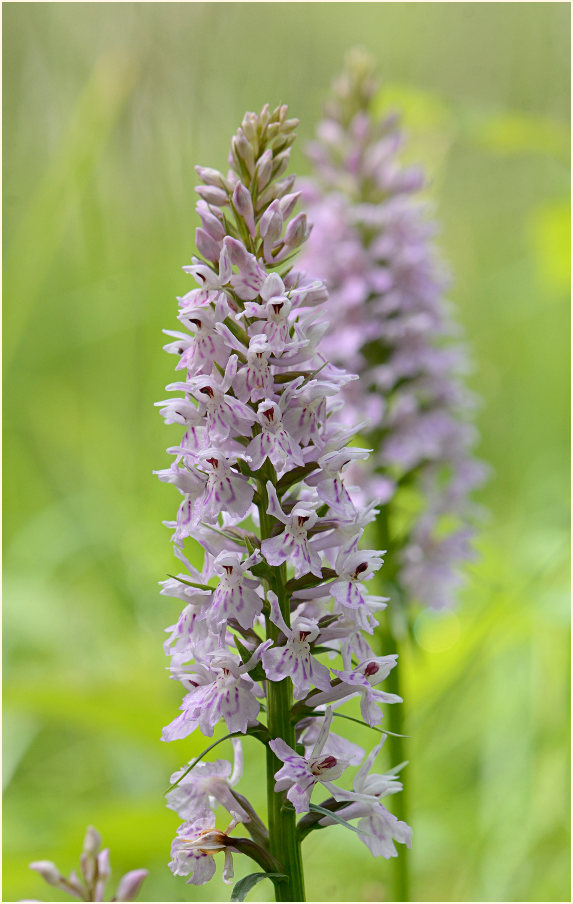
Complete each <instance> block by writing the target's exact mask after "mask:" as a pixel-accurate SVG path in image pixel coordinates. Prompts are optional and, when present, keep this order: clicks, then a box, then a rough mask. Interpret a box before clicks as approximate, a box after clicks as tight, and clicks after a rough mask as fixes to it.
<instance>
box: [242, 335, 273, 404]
mask: <svg viewBox="0 0 573 904" xmlns="http://www.w3.org/2000/svg"><path fill="white" fill-rule="evenodd" d="M271 352H272V349H271V347H270V345H269V340H268V339H267V337H266V335H264V334H262V333H257V334H256V335H255V336H252V337H251V339H250V341H249V348H248V351H247V366H246V367H244V368H242V369H241V370H239V371H238V373H237V376H236V377H235V380H234V381H233V389H234V390H235V393H236V395H237V397H238V398H239V399H240V400H241V401H242V402H246V401H247V399H250V401H251V402H258V401H260V400H262V399H268V398H270V397H271V396H272V395H273V394H274V380H273V375H272V373H271V369H270V366H269V356H270V354H271Z"/></svg>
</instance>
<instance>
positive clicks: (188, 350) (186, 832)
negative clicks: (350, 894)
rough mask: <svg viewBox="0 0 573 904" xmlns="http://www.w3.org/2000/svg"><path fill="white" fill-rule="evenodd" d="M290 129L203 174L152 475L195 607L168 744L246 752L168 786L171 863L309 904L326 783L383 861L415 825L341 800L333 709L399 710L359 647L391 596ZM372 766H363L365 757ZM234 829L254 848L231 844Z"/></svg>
mask: <svg viewBox="0 0 573 904" xmlns="http://www.w3.org/2000/svg"><path fill="white" fill-rule="evenodd" d="M296 125H297V120H295V119H289V118H288V117H287V108H286V107H285V106H281V107H277V109H275V110H274V111H271V110H270V109H269V107H268V106H265V107H263V109H262V110H261V112H260V113H259V114H258V115H256V114H254V113H247V114H246V115H245V118H244V119H243V122H242V124H241V126H240V128H239V129H238V131H237V133H236V135H235V136H234V138H233V140H232V144H231V153H230V156H229V164H230V167H231V168H230V169H229V171H228V172H227V173H226V174H223V173H220V172H217V171H215V170H213V169H211V168H206V167H198V168H197V172H198V174H199V176H200V177H201V179H202V182H203V184H202V185H201V186H199V188H198V189H197V190H198V193H199V195H200V201H199V203H198V205H197V211H198V213H199V217H200V219H201V226H200V227H199V228H198V230H197V236H196V240H197V248H198V249H199V253H200V254H201V255H202V257H194V258H193V260H192V264H191V265H190V266H185V267H184V270H185V271H186V272H187V273H189V274H190V275H191V276H192V277H193V278H194V279H195V281H196V283H197V284H198V286H197V288H194V289H191V290H190V291H189V292H187V293H186V294H184V295H183V296H181V297H180V298H179V299H178V301H179V307H180V313H179V320H180V322H181V324H182V325H183V327H184V328H185V329H186V330H187V331H188V333H173V332H171V331H170V332H169V335H170V336H175V338H176V341H175V342H170V343H169V344H168V345H167V346H166V350H167V351H168V352H169V353H171V354H176V355H178V356H179V361H178V365H177V369H178V370H179V371H182V372H183V375H184V376H185V379H184V380H180V381H179V382H176V383H173V384H171V385H169V386H168V387H167V388H168V390H170V391H171V390H173V391H175V392H179V393H183V397H179V398H178V399H176V400H175V401H172V402H161V403H159V405H160V413H161V414H162V415H163V417H164V418H165V421H166V423H168V424H177V425H179V428H180V429H181V427H183V429H184V434H183V437H182V438H181V439H180V441H179V442H178V443H177V444H176V445H173V446H171V447H170V448H169V449H168V452H169V453H170V454H172V455H173V456H174V461H173V463H172V465H171V466H170V467H169V468H166V469H163V470H160V471H158V472H157V474H158V476H159V478H160V479H161V480H162V481H164V482H165V483H169V484H172V485H173V486H174V487H175V488H176V489H177V491H178V492H179V494H180V496H181V497H182V499H181V502H180V506H179V509H178V512H177V516H176V519H175V520H174V521H172V522H166V523H167V524H168V526H169V527H171V528H172V529H173V536H172V540H173V543H174V549H175V553H176V555H177V556H178V558H179V560H180V562H182V563H183V565H184V566H185V567H186V568H187V573H181V572H180V573H178V574H177V576H176V577H173V576H171V577H170V579H169V580H168V581H165V582H163V583H162V591H161V592H162V593H163V594H164V595H165V596H167V597H169V598H175V599H179V600H180V602H181V603H182V604H183V606H184V608H183V610H182V612H181V614H180V615H179V617H178V619H177V621H176V623H175V624H174V625H172V626H171V627H170V628H168V629H167V630H168V632H169V635H170V636H169V639H168V641H167V642H166V644H165V652H166V653H167V655H168V656H170V657H171V676H172V678H174V679H175V680H176V681H179V682H180V683H181V684H182V685H183V688H184V691H185V696H184V698H183V701H182V704H181V707H180V709H181V712H180V714H179V715H178V716H177V717H176V718H175V719H174V720H173V721H172V722H171V724H170V725H168V726H166V728H165V729H164V732H163V739H164V740H166V741H172V740H176V739H182V738H185V737H186V736H187V735H189V734H191V733H192V732H194V731H196V730H197V729H199V730H200V731H201V732H202V733H203V734H204V735H207V736H209V737H211V736H212V735H213V733H214V731H215V727H216V726H217V725H218V724H219V723H220V722H221V721H222V722H224V723H225V726H226V729H227V731H228V734H227V735H226V736H225V737H226V738H233V740H234V744H235V768H234V769H232V768H231V764H230V763H228V762H227V761H225V760H216V761H215V762H212V763H208V762H203V756H204V755H205V754H207V753H208V752H209V751H210V750H211V749H212V748H214V747H215V746H217V744H218V743H219V742H218V741H215V742H214V743H213V744H212V745H210V746H209V747H207V749H206V750H205V751H204V752H203V753H202V754H201V755H200V756H199V757H198V758H195V759H194V760H192V761H191V762H190V763H189V764H188V765H187V766H185V767H184V768H183V769H181V770H179V771H178V772H176V773H175V774H174V775H173V776H172V785H171V788H170V789H169V792H168V795H167V801H168V806H169V807H170V808H171V809H173V810H175V811H176V812H177V813H178V815H179V816H180V818H181V819H183V820H184V822H183V824H182V825H181V826H180V827H179V829H178V830H177V834H176V838H175V840H174V842H173V846H172V860H171V863H170V868H171V870H172V871H173V872H174V873H175V874H176V875H180V876H188V877H189V878H188V880H187V881H188V882H191V883H192V884H194V885H200V884H203V883H205V882H207V881H208V880H209V879H210V878H211V877H212V876H213V875H214V873H215V857H216V856H217V855H218V854H220V853H223V854H224V865H223V877H224V879H225V881H230V880H231V878H232V876H233V861H232V854H233V853H243V854H247V856H249V857H250V858H251V859H252V860H254V861H255V863H256V864H257V865H258V867H260V868H262V869H263V870H264V875H265V876H267V877H268V878H271V879H272V881H273V883H274V886H275V895H276V899H277V900H279V901H302V900H304V880H303V868H302V857H301V841H302V839H303V838H304V837H305V836H306V834H308V832H309V831H312V830H318V829H321V828H323V826H322V824H320V823H319V819H316V818H314V816H315V814H314V813H313V812H312V808H313V807H314V806H315V805H314V804H312V803H311V796H312V795H313V793H318V792H319V789H320V787H321V786H322V785H324V783H325V782H327V783H328V790H329V792H330V794H334V793H335V792H336V793H337V794H338V792H340V794H341V795H343V796H342V797H340V800H339V799H338V797H337V798H336V799H334V798H333V799H334V804H333V806H334V807H335V809H337V808H343V807H344V806H348V807H349V808H350V807H351V806H352V807H353V809H349V814H348V815H349V818H352V817H353V816H354V815H355V816H356V817H357V818H359V819H360V820H361V821H362V822H364V819H365V818H367V819H368V820H369V825H370V826H371V828H372V832H373V833H374V837H377V838H378V845H374V844H373V845H371V850H372V851H373V853H375V854H376V855H377V854H382V855H383V856H385V857H389V856H393V855H394V854H393V851H394V848H393V845H392V839H394V840H396V841H400V842H402V843H404V844H406V845H408V846H409V845H410V829H409V828H408V826H406V825H405V824H404V823H403V822H399V821H398V820H396V819H395V818H394V817H393V816H392V814H390V813H388V811H387V810H386V809H385V808H384V807H383V805H382V804H381V802H380V800H379V798H376V799H373V800H371V799H370V797H368V800H367V801H366V802H365V801H364V800H363V799H362V798H360V802H359V806H355V805H356V803H357V802H356V800H355V799H354V798H353V797H348V795H349V794H351V793H355V792H356V788H357V787H360V788H361V787H362V785H360V784H358V785H357V784H356V782H357V781H358V782H359V783H360V781H361V778H360V777H361V776H362V774H363V772H364V767H362V772H359V775H358V779H355V781H354V785H353V787H354V789H355V792H351V791H350V790H349V788H348V786H349V783H350V781H351V780H350V779H349V777H348V770H349V769H351V768H355V767H358V766H360V764H361V763H362V761H363V759H364V757H365V752H364V750H362V749H361V748H360V747H358V746H357V745H356V744H352V743H350V742H349V741H347V740H346V739H345V738H343V737H339V736H338V735H334V734H331V733H330V724H331V721H332V715H333V714H332V709H331V708H328V709H327V710H326V712H325V710H324V704H328V703H334V704H335V706H336V707H339V706H344V705H345V704H346V703H347V701H350V700H353V701H355V702H359V704H360V708H361V712H362V715H363V722H362V724H363V725H368V726H371V727H374V728H375V727H376V726H378V725H379V724H380V722H381V720H382V717H383V712H382V709H381V705H384V706H385V705H386V704H396V703H399V702H400V699H401V698H400V697H399V696H397V695H396V694H392V693H385V692H384V691H382V690H380V689H379V688H378V685H379V684H381V683H382V682H383V681H384V680H385V679H386V678H387V677H388V675H389V673H390V672H391V671H392V670H393V669H394V667H395V666H396V658H397V657H396V654H395V653H394V652H392V651H391V650H389V651H385V652H386V653H387V655H386V656H384V657H380V656H376V655H375V653H374V651H373V650H372V648H371V647H370V645H369V643H368V640H367V638H368V637H369V636H371V635H372V634H373V631H374V627H375V625H376V624H377V622H376V620H375V619H374V616H373V613H374V612H379V611H380V610H381V609H382V608H384V607H385V603H386V602H387V601H386V600H383V601H382V600H381V599H380V597H376V596H373V595H371V594H369V593H368V591H367V588H366V584H367V583H368V581H369V580H370V579H371V578H372V577H373V575H374V573H375V572H376V571H377V570H378V569H379V568H380V567H381V566H382V563H383V560H382V557H381V554H380V552H379V551H377V550H371V549H367V550H364V551H361V550H360V548H359V541H360V540H361V537H362V534H363V531H364V528H365V527H366V525H368V524H369V523H370V522H371V521H372V520H373V518H374V517H375V514H376V513H375V510H374V506H372V505H363V504H362V502H361V500H360V498H359V496H358V495H357V493H356V491H355V489H354V488H353V487H352V485H351V483H350V482H349V480H348V474H349V472H350V470H351V466H352V464H353V463H355V462H356V461H361V460H363V459H365V458H367V457H368V454H369V453H368V452H367V451H366V450H364V449H357V448H350V449H346V448H345V447H346V443H347V442H349V441H350V440H351V439H352V437H353V435H354V433H355V431H356V428H355V426H354V425H350V424H348V423H346V422H345V421H343V419H342V412H341V408H342V406H343V397H342V391H343V389H344V387H346V386H347V385H348V384H350V383H351V382H352V381H354V380H356V377H355V376H354V375H352V374H348V373H347V372H346V371H344V370H342V369H340V367H338V366H335V365H333V364H332V363H331V361H330V360H329V358H328V356H327V355H326V354H325V353H324V350H323V346H324V343H323V336H324V333H325V330H326V328H327V324H326V320H325V314H324V312H325V302H326V301H327V297H328V296H327V292H326V288H325V285H324V283H322V282H321V281H320V280H318V279H316V278H314V277H312V276H308V277H307V276H304V275H303V274H302V273H299V272H296V271H294V270H293V269H292V259H293V256H294V254H295V253H296V251H297V249H298V248H299V247H300V246H301V244H303V243H304V242H305V241H306V240H307V239H308V236H309V232H310V229H309V226H308V224H307V221H306V217H305V215H301V214H298V215H297V214H296V213H295V208H296V204H297V201H298V199H299V193H298V192H296V191H293V187H294V177H293V176H284V175H283V173H284V172H285V170H286V167H287V165H288V158H289V155H290V147H291V145H292V143H293V141H294V138H295V128H296ZM191 538H192V539H193V541H198V543H199V544H200V545H201V546H202V548H203V550H204V561H203V565H202V568H201V570H199V569H198V568H196V567H194V566H193V565H192V564H191V562H190V561H189V558H192V557H193V554H192V553H191V552H189V553H187V544H189V543H190V542H192V541H191ZM188 556H189V558H188ZM215 582H216V584H215ZM325 643H326V644H327V646H326V647H325V646H324V644H325ZM325 656H326V657H328V658H327V660H326V661H323V657H325ZM356 698H358V701H356ZM295 701H296V702H295ZM337 721H338V720H337ZM378 731H379V730H378ZM239 735H245V736H252V737H255V738H257V739H258V740H259V742H262V743H263V744H264V746H265V748H266V767H267V803H268V806H267V810H268V814H267V816H268V819H267V822H268V825H266V824H265V823H264V821H263V820H262V819H261V817H260V816H259V814H258V813H256V811H255V808H254V807H253V805H252V804H251V803H250V802H249V801H248V800H247V799H246V798H245V797H244V796H243V795H242V794H240V792H239V791H238V788H237V783H238V782H239V779H240V776H241V766H240V764H241V762H242V748H241V743H240V741H239V740H238V736H239ZM247 743H251V741H250V738H249V739H248V740H247ZM366 763H367V767H366V768H367V770H368V768H370V766H371V765H372V763H373V757H372V756H370V757H369V758H367V760H366ZM338 780H341V781H342V785H340V786H338V785H333V784H332V782H334V781H338ZM316 785H318V786H319V787H318V788H317V789H316V792H315V786H316ZM393 790H395V791H397V790H399V788H398V787H397V783H394V786H393ZM356 793H358V792H356ZM344 794H346V796H344ZM217 807H220V808H222V810H224V811H226V814H225V815H224V817H222V820H223V818H224V819H226V820H227V821H228V818H229V817H230V818H231V824H230V825H229V826H228V827H227V828H226V829H225V830H224V831H223V821H221V825H218V823H217V822H216V819H217V817H216V814H215V810H216V808H217ZM365 808H366V809H367V814H366V816H365ZM319 809H320V808H319ZM331 809H332V808H331ZM329 812H331V810H327V811H326V813H327V814H328V813H329ZM333 812H334V811H333ZM299 815H300V817H301V819H300V820H299V825H298V826H297V817H298V816H299ZM311 816H312V817H313V819H312V824H310V825H307V824H306V823H305V822H304V820H305V819H306V820H308V818H309V817H311ZM337 820H338V821H340V817H338V816H337V817H336V819H335V821H337ZM343 822H344V824H345V825H347V826H348V827H350V828H352V829H353V831H355V832H356V831H359V830H358V829H356V828H355V827H353V826H352V825H351V824H350V822H349V821H348V820H343ZM240 824H242V825H243V826H244V827H245V830H246V831H247V832H248V834H249V835H250V838H246V837H241V836H240V835H239V834H238V826H239V825H240ZM368 832H369V833H370V829H368ZM376 833H378V835H376ZM369 837H370V834H369ZM257 875H258V876H259V877H260V873H259V874H257ZM248 878H249V881H250V879H251V877H248ZM245 881H246V880H245ZM236 893H237V894H239V893H240V890H238V891H237V892H236Z"/></svg>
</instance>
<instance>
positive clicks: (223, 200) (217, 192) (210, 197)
mask: <svg viewBox="0 0 573 904" xmlns="http://www.w3.org/2000/svg"><path fill="white" fill-rule="evenodd" d="M195 191H196V192H197V194H198V195H200V197H201V198H203V200H204V201H206V202H207V204H214V206H215V207H223V205H224V204H228V203H229V199H228V197H227V192H226V191H223V189H222V188H217V187H216V186H215V185H197V186H196V187H195Z"/></svg>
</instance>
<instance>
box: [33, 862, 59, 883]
mask: <svg viewBox="0 0 573 904" xmlns="http://www.w3.org/2000/svg"><path fill="white" fill-rule="evenodd" d="M30 869H33V870H35V871H36V872H37V873H39V874H40V876H41V877H42V879H44V880H45V881H46V882H47V883H48V884H49V885H55V886H56V888H59V887H60V886H61V883H62V882H63V881H65V880H64V877H63V876H62V874H61V873H60V871H59V869H58V867H57V866H56V864H55V863H52V861H51V860H34V862H33V863H30Z"/></svg>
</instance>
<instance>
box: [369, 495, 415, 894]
mask: <svg viewBox="0 0 573 904" xmlns="http://www.w3.org/2000/svg"><path fill="white" fill-rule="evenodd" d="M389 515H390V513H389V511H388V506H383V507H382V510H381V512H380V516H379V518H378V521H377V523H376V526H377V529H378V530H377V532H378V537H377V543H378V548H379V549H386V550H387V551H388V555H387V556H386V562H385V569H388V572H390V573H395V572H396V567H397V565H396V562H393V561H392V560H391V559H392V545H391V543H392V541H391V539H390V528H389ZM385 569H383V573H384V570H385ZM382 576H384V574H382ZM387 595H388V596H390V595H391V590H389V591H388V593H387ZM395 603H396V604H398V605H400V601H399V600H396V601H395ZM389 605H390V606H391V605H392V600H391V601H390V603H389ZM387 619H388V616H386V617H385V616H382V623H381V625H380V628H379V629H378V630H377V632H376V634H377V636H378V640H379V643H380V646H381V654H382V655H387V654H389V653H398V665H397V666H396V668H394V669H392V670H391V672H390V674H389V675H388V678H387V679H386V683H385V689H386V690H388V691H389V692H390V693H392V694H398V695H399V696H400V697H402V696H403V695H402V693H401V685H402V681H401V674H402V672H401V663H400V652H401V644H400V641H399V639H398V638H397V637H395V636H394V635H393V633H392V631H391V630H390V627H389V623H388V620H387ZM402 646H403V645H402ZM385 719H387V720H388V728H389V730H390V731H392V732H394V733H395V734H392V735H388V737H387V740H386V745H385V746H387V748H388V753H389V757H390V766H397V765H398V764H399V763H403V762H404V760H405V759H407V757H406V752H405V747H404V739H403V738H401V737H397V735H402V734H404V733H405V732H404V727H405V713H404V703H393V704H392V706H389V707H388V708H387V711H386V715H385ZM406 795H407V783H404V788H403V790H402V791H401V792H400V793H399V794H395V795H393V796H392V797H391V798H390V809H391V810H392V812H393V813H394V815H395V816H396V817H397V818H398V819H400V820H403V821H404V822H407V821H408V819H407V814H408V806H407V804H408V801H407V796H406ZM409 853H410V852H409V851H408V849H407V848H406V847H405V846H404V845H400V849H399V853H398V856H397V857H395V858H392V873H393V875H392V878H393V895H392V899H391V900H393V901H409V900H410V881H409Z"/></svg>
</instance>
